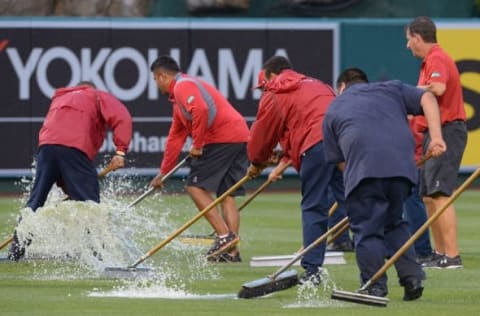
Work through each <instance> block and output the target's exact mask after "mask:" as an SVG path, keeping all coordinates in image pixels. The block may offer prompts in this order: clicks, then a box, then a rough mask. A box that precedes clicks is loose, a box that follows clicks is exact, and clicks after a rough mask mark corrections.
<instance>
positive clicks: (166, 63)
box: [150, 55, 180, 73]
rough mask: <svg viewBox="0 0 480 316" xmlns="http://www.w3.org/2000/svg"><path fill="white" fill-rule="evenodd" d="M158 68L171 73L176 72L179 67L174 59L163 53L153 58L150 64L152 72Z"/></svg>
mask: <svg viewBox="0 0 480 316" xmlns="http://www.w3.org/2000/svg"><path fill="white" fill-rule="evenodd" d="M158 68H162V69H163V70H165V71H167V72H171V73H177V72H179V71H180V67H178V64H177V62H176V61H175V59H173V58H172V57H170V56H168V55H163V56H160V57H158V58H157V59H155V61H154V62H153V63H152V64H151V65H150V70H151V71H152V72H153V71H155V70H156V69H158Z"/></svg>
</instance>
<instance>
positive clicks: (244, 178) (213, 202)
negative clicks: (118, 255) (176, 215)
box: [128, 175, 250, 268]
mask: <svg viewBox="0 0 480 316" xmlns="http://www.w3.org/2000/svg"><path fill="white" fill-rule="evenodd" d="M248 180H250V177H249V176H248V175H247V176H245V177H243V178H242V179H240V180H239V181H238V182H237V183H235V184H234V185H233V186H232V187H231V188H230V189H228V190H227V191H225V193H223V194H222V195H221V196H219V197H218V198H217V199H216V200H214V201H212V202H211V203H210V204H209V205H208V206H207V207H205V208H204V209H203V210H201V211H200V212H198V213H197V215H195V216H194V217H193V218H192V219H190V220H189V221H188V222H186V223H185V224H183V225H182V227H180V228H179V229H177V230H176V231H175V232H174V233H172V234H171V235H170V236H168V237H167V238H166V239H165V240H163V241H162V242H161V243H159V244H158V245H156V246H155V247H153V248H152V249H151V250H150V251H148V252H147V253H146V254H144V255H143V256H142V257H141V258H140V259H138V260H137V261H136V262H135V263H134V264H132V265H131V266H129V267H128V268H135V267H136V266H138V265H139V264H140V263H142V262H143V261H145V260H146V259H147V258H149V257H151V256H152V255H153V254H154V253H156V252H157V251H159V250H160V249H162V248H163V247H164V246H165V245H166V244H168V243H169V242H171V241H172V240H173V239H175V237H177V236H178V235H180V234H181V233H182V232H184V231H185V230H186V229H187V228H189V227H190V226H192V225H193V224H194V223H195V222H196V221H198V220H199V219H200V218H201V217H202V216H204V215H205V214H207V212H209V211H210V210H211V209H213V208H214V207H216V206H217V205H218V204H219V203H220V202H222V201H223V200H224V199H225V198H226V197H227V196H229V195H231V194H232V193H233V192H234V191H236V190H237V189H238V188H240V187H241V186H242V185H243V184H244V183H245V182H247V181H248Z"/></svg>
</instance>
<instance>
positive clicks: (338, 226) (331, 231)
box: [269, 217, 348, 280]
mask: <svg viewBox="0 0 480 316" xmlns="http://www.w3.org/2000/svg"><path fill="white" fill-rule="evenodd" d="M344 225H348V217H345V218H344V219H342V220H341V221H340V222H338V223H337V224H336V225H335V226H333V227H332V228H330V229H329V230H327V232H326V233H325V234H323V235H322V236H320V237H318V238H317V239H316V240H315V241H314V242H312V243H311V244H310V245H308V247H307V248H305V249H303V250H302V251H301V252H299V253H298V254H297V255H295V256H294V257H293V258H292V259H291V260H290V261H289V262H288V263H286V264H285V265H284V266H283V267H281V268H280V269H278V270H277V271H276V272H275V273H274V274H272V275H271V276H269V278H270V279H272V280H275V279H276V278H277V277H278V276H279V275H280V274H281V273H282V272H284V271H285V270H287V269H288V268H290V267H291V266H292V265H293V264H294V263H295V262H297V261H298V260H300V258H301V257H303V256H304V255H305V254H306V253H307V252H309V251H310V250H312V249H313V248H315V247H317V246H318V245H320V244H321V243H322V242H324V241H325V240H327V238H328V236H330V235H331V234H334V233H335V232H336V231H337V230H339V229H342V228H343V226H344Z"/></svg>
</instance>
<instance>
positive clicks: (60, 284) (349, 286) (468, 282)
mask: <svg viewBox="0 0 480 316" xmlns="http://www.w3.org/2000/svg"><path fill="white" fill-rule="evenodd" d="M132 198H133V197H132ZM299 199H300V196H299V194H297V193H265V194H261V195H260V196H258V197H257V198H256V199H255V200H254V201H253V202H252V203H251V204H250V205H249V206H248V207H247V208H245V210H244V211H243V212H242V228H241V236H242V242H241V245H240V247H241V253H242V257H243V262H242V263H240V264H205V265H201V264H199V263H198V262H199V261H198V260H189V259H188V258H189V257H192V256H193V257H195V256H197V255H200V254H201V253H203V252H204V251H206V248H201V247H199V246H185V245H183V246H180V245H179V244H180V242H178V241H175V242H174V243H172V245H167V246H166V247H165V248H164V249H162V250H160V251H159V252H158V253H156V254H155V255H154V256H153V257H152V258H151V259H148V261H150V262H153V263H154V265H155V266H157V267H163V269H164V271H167V272H166V273H168V271H171V272H172V273H173V274H174V276H173V277H168V276H167V277H166V278H167V279H168V280H167V281H166V282H163V283H161V282H160V283H161V285H159V283H156V282H155V281H150V282H148V281H144V282H143V283H138V282H137V283H135V282H134V281H121V280H116V279H112V278H106V277H102V276H97V277H91V276H89V275H88V274H85V277H83V276H82V275H83V273H82V272H75V273H73V272H72V271H76V270H77V269H76V268H75V263H74V262H62V261H40V262H37V261H24V262H21V263H12V262H5V261H4V262H0V315H69V316H70V315H72V316H73V315H312V313H313V314H315V315H332V314H335V315H336V316H341V315H357V316H362V315H368V316H372V315H386V314H387V313H388V315H390V316H394V315H436V316H439V315H455V314H458V315H479V313H480V305H479V303H478V299H479V298H480V286H479V285H478V280H479V279H480V251H479V247H478V243H479V240H480V230H479V229H478V227H479V225H480V216H479V214H478V212H479V210H478V205H480V192H478V191H467V192H465V193H464V194H463V195H462V196H461V197H460V198H459V200H458V201H457V203H456V207H457V213H458V219H459V223H458V228H459V242H460V248H461V252H462V258H463V260H464V265H465V268H464V269H461V270H453V271H438V270H429V271H427V278H428V279H427V281H426V289H425V292H424V296H423V297H422V298H421V299H420V300H418V301H414V302H403V301H402V299H401V298H402V295H403V289H402V288H401V287H400V286H399V285H398V283H397V280H396V274H395V271H394V269H393V268H392V269H391V270H389V273H388V275H389V277H390V279H389V292H390V294H389V298H390V303H389V304H388V306H387V307H386V308H379V307H370V306H365V305H358V304H349V303H344V302H338V301H332V300H330V299H329V296H330V292H331V287H332V284H333V283H334V284H335V285H336V286H337V288H341V289H344V290H348V291H353V290H355V289H356V288H357V287H358V272H357V268H356V265H355V261H354V255H353V254H347V255H346V260H347V264H345V265H329V266H326V267H327V269H328V272H329V275H330V277H331V280H328V281H327V284H328V286H327V287H326V288H325V289H324V288H323V287H321V288H320V289H317V290H315V289H302V290H301V291H300V290H299V289H297V288H292V289H289V290H286V291H281V292H277V293H275V294H273V295H271V296H267V297H263V298H258V299H252V300H241V299H235V298H234V295H235V294H236V293H237V292H238V291H239V290H240V288H241V285H242V284H243V283H245V282H248V281H253V280H256V279H259V278H262V277H264V276H266V275H268V274H270V273H272V272H274V271H275V270H276V268H275V267H274V268H271V267H270V268H251V267H249V261H250V258H251V257H252V256H263V255H281V254H291V253H293V252H294V251H296V250H297V249H298V248H299V246H300V211H299V207H298V204H299ZM144 203H145V204H144V207H146V208H152V209H154V210H158V212H161V210H162V208H165V207H167V206H168V208H169V209H172V210H175V211H173V212H170V214H169V215H168V217H167V218H168V221H169V223H168V225H167V226H162V227H163V228H162V229H163V230H164V235H168V234H169V233H171V232H173V231H174V230H175V229H176V228H178V227H180V225H181V224H182V223H183V222H185V221H186V220H188V219H189V218H190V217H192V216H193V215H194V208H193V206H192V204H191V202H190V200H189V199H188V197H187V196H184V195H180V196H166V197H163V201H162V202H158V201H157V200H156V198H155V197H150V198H148V199H147V201H145V202H144ZM19 209H20V201H19V200H18V199H14V198H0V223H2V225H1V226H0V227H1V228H0V237H1V239H2V241H3V240H4V239H6V237H8V235H9V234H10V232H11V228H12V226H13V218H14V216H13V215H14V214H17V213H18V210H19ZM152 220H154V219H152ZM189 232H191V233H208V232H210V228H209V227H208V226H207V225H206V224H205V221H204V220H203V219H201V220H200V221H199V222H198V223H196V224H195V225H194V226H193V227H192V228H191V229H190V230H189ZM160 241H161V240H157V241H151V244H147V243H146V244H145V245H144V246H143V247H144V248H143V249H142V252H146V251H148V250H149V249H150V248H151V247H153V246H154V245H155V244H156V243H157V242H160ZM5 250H6V249H4V250H2V253H5ZM62 269H63V270H62ZM296 269H297V270H298V271H299V272H301V271H300V270H301V269H299V268H298V267H297V268H296ZM80 270H81V269H80ZM59 271H64V272H63V274H62V273H59ZM50 276H51V277H50ZM124 282H125V283H124ZM177 283H178V284H180V283H181V284H182V286H183V287H182V289H183V290H184V291H185V293H190V294H196V295H198V297H191V298H182V297H181V296H182V295H177V296H176V297H175V298H172V299H168V298H158V297H159V296H162V295H156V294H158V293H161V292H162V291H167V290H168V284H171V285H172V286H173V287H175V284H177ZM165 287H167V289H166V288H165ZM125 289H128V291H127V290H125ZM113 290H119V291H120V292H122V290H123V293H124V294H125V293H127V295H126V296H130V297H103V296H100V297H92V296H91V293H112V291H113ZM135 294H138V295H137V296H143V297H137V298H133V296H135ZM147 296H150V297H147Z"/></svg>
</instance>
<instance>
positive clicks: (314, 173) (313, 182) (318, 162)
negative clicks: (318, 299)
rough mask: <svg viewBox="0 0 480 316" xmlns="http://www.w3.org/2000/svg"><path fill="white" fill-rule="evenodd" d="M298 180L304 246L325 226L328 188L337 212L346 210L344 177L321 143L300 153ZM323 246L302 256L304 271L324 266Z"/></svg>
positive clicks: (321, 232) (326, 226) (329, 202)
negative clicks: (336, 206)
mask: <svg viewBox="0 0 480 316" xmlns="http://www.w3.org/2000/svg"><path fill="white" fill-rule="evenodd" d="M300 181H301V183H302V202H301V207H302V226H303V246H304V247H307V246H308V245H310V244H311V243H312V242H314V241H315V240H316V239H318V237H320V236H321V235H323V234H324V233H325V232H326V231H327V229H328V210H329V208H330V206H331V204H332V199H331V198H329V194H328V190H329V187H330V189H331V192H332V193H333V196H334V197H335V200H337V202H338V203H339V208H340V209H338V210H337V212H338V211H340V212H345V209H344V207H345V198H344V187H343V177H342V174H341V172H340V171H339V170H338V169H337V167H336V166H335V165H333V164H329V163H327V162H326V161H325V156H324V150H323V143H322V142H320V143H318V144H316V145H315V146H313V147H312V148H310V149H309V150H307V151H306V152H305V153H304V154H303V155H302V163H301V167H300ZM342 208H343V209H342ZM325 246H326V243H325V242H323V243H322V244H321V245H320V246H318V247H316V248H314V249H312V250H311V251H310V252H308V253H307V254H306V255H305V256H304V257H303V258H302V261H301V265H302V267H303V268H304V269H305V270H306V271H307V272H311V273H315V272H317V271H318V268H319V267H321V266H322V265H323V261H324V259H325Z"/></svg>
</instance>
